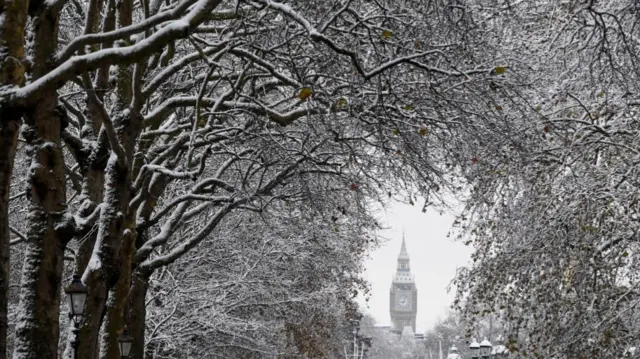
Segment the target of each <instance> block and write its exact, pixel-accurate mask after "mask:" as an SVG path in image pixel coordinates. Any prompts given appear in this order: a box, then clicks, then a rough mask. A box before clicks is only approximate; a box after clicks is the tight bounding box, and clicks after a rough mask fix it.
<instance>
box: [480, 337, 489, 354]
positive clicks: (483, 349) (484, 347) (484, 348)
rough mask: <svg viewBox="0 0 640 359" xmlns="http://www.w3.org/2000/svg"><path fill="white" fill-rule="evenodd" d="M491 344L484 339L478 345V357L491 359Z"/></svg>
mask: <svg viewBox="0 0 640 359" xmlns="http://www.w3.org/2000/svg"><path fill="white" fill-rule="evenodd" d="M491 348H492V346H491V342H490V341H489V340H487V338H484V340H483V341H482V343H480V357H481V358H482V359H489V358H490V357H491Z"/></svg>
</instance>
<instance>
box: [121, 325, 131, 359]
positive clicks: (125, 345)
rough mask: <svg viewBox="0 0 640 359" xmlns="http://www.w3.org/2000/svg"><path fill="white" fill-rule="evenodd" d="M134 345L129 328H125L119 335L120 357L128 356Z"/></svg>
mask: <svg viewBox="0 0 640 359" xmlns="http://www.w3.org/2000/svg"><path fill="white" fill-rule="evenodd" d="M132 345H133V337H132V336H131V334H129V328H125V329H124V331H123V332H122V334H120V336H119V337H118V346H119V347H120V358H128V357H129V353H131V346H132Z"/></svg>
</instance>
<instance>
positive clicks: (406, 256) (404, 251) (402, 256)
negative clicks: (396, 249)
mask: <svg viewBox="0 0 640 359" xmlns="http://www.w3.org/2000/svg"><path fill="white" fill-rule="evenodd" d="M398 259H407V260H408V259H409V252H407V243H406V241H405V239H404V230H402V247H401V248H400V255H398Z"/></svg>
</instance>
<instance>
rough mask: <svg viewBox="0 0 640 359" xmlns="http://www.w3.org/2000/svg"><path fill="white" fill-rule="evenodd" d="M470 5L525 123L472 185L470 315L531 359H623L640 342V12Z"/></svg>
mask: <svg viewBox="0 0 640 359" xmlns="http://www.w3.org/2000/svg"><path fill="white" fill-rule="evenodd" d="M465 3H466V4H465V7H466V9H467V10H469V11H472V9H473V11H476V9H477V11H478V12H479V13H481V15H479V17H480V18H482V19H483V23H484V24H487V26H489V27H491V28H492V29H494V31H493V33H492V34H493V36H488V37H487V40H488V41H489V42H491V43H492V44H493V45H492V48H493V49H494V50H495V51H496V54H497V56H500V57H502V58H505V59H506V60H505V61H506V63H507V64H508V69H507V72H508V73H509V76H506V77H505V78H504V81H503V82H502V83H500V84H497V87H496V91H499V92H501V93H502V96H503V98H504V102H505V104H504V105H502V106H503V108H502V112H503V115H502V116H504V117H505V118H509V121H510V122H511V123H512V125H511V128H509V129H506V130H507V131H505V133H504V135H503V136H497V137H496V136H491V133H489V134H487V140H488V141H495V142H496V143H500V146H501V147H500V148H497V151H496V152H495V153H494V154H493V155H491V156H484V157H483V158H482V159H481V160H480V161H479V163H478V164H479V166H478V170H477V171H475V172H473V173H469V175H468V176H467V178H468V179H470V181H471V190H470V193H469V195H468V197H467V199H468V201H467V205H468V207H467V209H468V210H467V212H466V213H465V215H464V216H462V217H461V218H460V221H459V228H460V229H461V232H460V233H461V236H469V237H470V239H469V243H470V244H471V243H472V244H473V246H474V247H475V248H476V252H475V254H474V256H473V261H474V263H473V265H472V266H471V267H470V268H468V269H467V270H464V271H462V272H461V273H460V276H459V277H458V280H457V285H458V300H457V304H458V307H459V308H460V309H462V310H463V313H464V316H465V317H466V318H472V317H475V318H478V317H482V316H485V315H487V313H496V314H497V315H498V316H499V318H501V319H502V321H503V323H504V324H505V325H506V327H505V331H506V333H507V335H508V336H509V338H510V339H509V347H510V349H511V350H512V351H513V352H514V353H515V354H518V355H520V356H522V357H550V358H551V357H554V358H577V357H583V358H587V357H597V358H618V357H621V356H622V355H623V354H624V353H626V352H627V353H628V352H629V350H630V348H632V347H637V346H638V344H639V342H638V339H639V338H640V331H639V330H640V327H638V321H637V318H638V313H639V312H638V309H639V308H638V304H639V303H640V292H638V284H639V281H638V275H637V273H638V263H639V262H638V256H637V254H638V249H639V248H638V228H639V227H638V209H639V208H638V200H637V198H638V193H639V187H638V181H637V171H638V166H637V165H638V145H637V136H638V133H639V132H638V129H639V128H638V109H637V106H638V97H637V94H638V75H639V74H640V72H639V71H638V70H639V68H638V59H639V58H638V54H639V53H640V52H639V50H640V49H639V48H638V45H639V43H638V38H637V26H638V20H639V19H640V18H639V17H638V16H639V15H638V14H639V13H638V5H637V2H634V1H571V0H569V1H514V2H507V3H502V2H497V1H496V2H494V1H469V2H465ZM514 148H516V149H517V151H514Z"/></svg>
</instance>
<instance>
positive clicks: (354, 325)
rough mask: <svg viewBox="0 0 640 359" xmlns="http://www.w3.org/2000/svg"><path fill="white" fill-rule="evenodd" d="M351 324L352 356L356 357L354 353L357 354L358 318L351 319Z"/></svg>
mask: <svg viewBox="0 0 640 359" xmlns="http://www.w3.org/2000/svg"><path fill="white" fill-rule="evenodd" d="M351 325H353V357H354V358H356V355H358V332H359V331H360V320H355V319H354V320H352V321H351Z"/></svg>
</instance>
